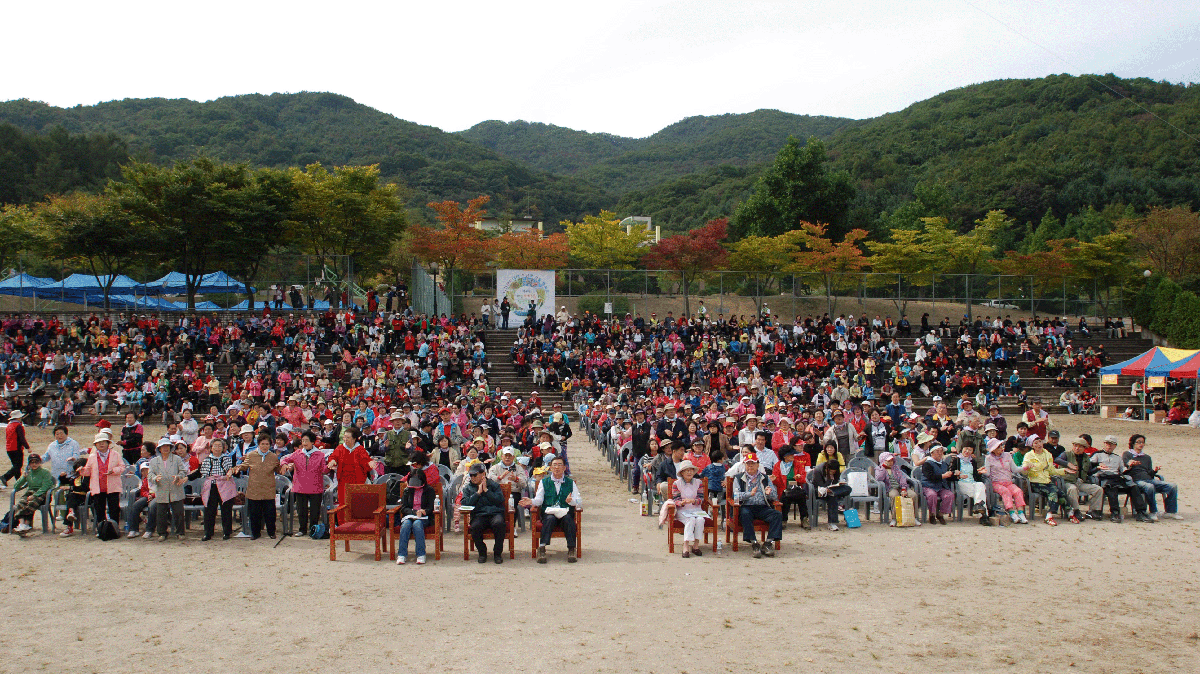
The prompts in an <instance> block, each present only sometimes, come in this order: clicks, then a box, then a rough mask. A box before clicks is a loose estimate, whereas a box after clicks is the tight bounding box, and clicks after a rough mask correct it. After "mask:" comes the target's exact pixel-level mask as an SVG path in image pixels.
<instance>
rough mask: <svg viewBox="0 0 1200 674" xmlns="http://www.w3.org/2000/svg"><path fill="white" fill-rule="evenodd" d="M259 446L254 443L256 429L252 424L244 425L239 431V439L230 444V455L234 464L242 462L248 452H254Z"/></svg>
mask: <svg viewBox="0 0 1200 674" xmlns="http://www.w3.org/2000/svg"><path fill="white" fill-rule="evenodd" d="M256 446H257V444H256V443H255V442H254V427H253V426H251V425H250V424H242V427H241V428H239V429H238V435H237V438H236V439H234V440H231V441H230V443H229V455H230V456H231V457H232V458H233V462H234V464H239V463H241V462H242V457H243V456H245V455H246V453H247V452H252V451H254V448H255V447H256Z"/></svg>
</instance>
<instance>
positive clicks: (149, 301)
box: [88, 295, 180, 311]
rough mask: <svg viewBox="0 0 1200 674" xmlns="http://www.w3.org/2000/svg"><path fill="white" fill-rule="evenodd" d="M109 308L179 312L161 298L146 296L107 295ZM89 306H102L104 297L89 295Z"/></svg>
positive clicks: (172, 304)
mask: <svg viewBox="0 0 1200 674" xmlns="http://www.w3.org/2000/svg"><path fill="white" fill-rule="evenodd" d="M108 302H109V306H111V307H114V308H121V309H143V310H146V311H179V310H180V308H179V307H178V306H177V305H176V304H175V303H174V302H168V301H167V300H164V299H163V298H161V297H153V296H146V295H141V296H137V295H109V296H108ZM88 303H89V304H101V305H102V304H103V303H104V296H102V295H89V296H88Z"/></svg>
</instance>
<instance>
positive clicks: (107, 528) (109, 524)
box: [96, 520, 121, 541]
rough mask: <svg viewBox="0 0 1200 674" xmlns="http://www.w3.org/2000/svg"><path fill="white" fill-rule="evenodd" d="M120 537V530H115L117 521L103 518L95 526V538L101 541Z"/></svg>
mask: <svg viewBox="0 0 1200 674" xmlns="http://www.w3.org/2000/svg"><path fill="white" fill-rule="evenodd" d="M120 537H121V532H119V531H118V530H117V523H116V522H114V521H112V520H104V521H103V522H101V523H100V525H99V526H97V527H96V538H99V539H100V540H102V541H111V540H113V539H115V538H120Z"/></svg>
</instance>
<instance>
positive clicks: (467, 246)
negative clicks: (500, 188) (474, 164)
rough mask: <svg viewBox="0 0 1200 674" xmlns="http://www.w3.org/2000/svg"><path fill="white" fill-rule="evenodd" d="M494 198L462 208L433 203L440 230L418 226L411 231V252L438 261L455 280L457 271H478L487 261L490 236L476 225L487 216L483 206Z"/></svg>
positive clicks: (477, 199) (453, 203)
mask: <svg viewBox="0 0 1200 674" xmlns="http://www.w3.org/2000/svg"><path fill="white" fill-rule="evenodd" d="M489 201H491V197H488V196H478V197H475V198H474V199H471V200H470V201H468V202H467V206H466V208H463V206H462V205H461V204H459V203H458V202H457V201H449V200H447V201H434V202H430V203H429V207H430V208H432V209H433V211H434V213H437V219H438V222H439V223H441V227H430V226H428V225H417V226H415V227H413V228H412V252H413V255H416V256H417V259H419V260H421V261H422V262H425V263H430V262H436V263H437V264H438V266H440V267H441V268H442V269H443V270H445V272H444V273H445V274H446V278H453V273H454V270H455V269H478V268H480V267H482V266H484V264H485V263H486V262H487V260H488V248H487V245H486V243H485V242H486V240H487V237H486V236H485V235H484V233H483V230H481V229H476V228H475V223H476V222H479V221H480V220H482V219H483V217H484V214H485V212H484V210H483V206H484V205H485V204H487V202H489Z"/></svg>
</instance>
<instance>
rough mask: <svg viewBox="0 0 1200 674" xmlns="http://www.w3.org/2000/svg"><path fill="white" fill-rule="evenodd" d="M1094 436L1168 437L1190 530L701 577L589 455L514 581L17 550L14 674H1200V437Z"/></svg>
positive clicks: (452, 561)
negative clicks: (571, 502)
mask: <svg viewBox="0 0 1200 674" xmlns="http://www.w3.org/2000/svg"><path fill="white" fill-rule="evenodd" d="M1077 419H1082V417H1062V418H1060V419H1059V421H1058V427H1059V428H1060V429H1061V430H1062V432H1063V437H1074V435H1075V434H1077V433H1079V432H1081V431H1086V432H1090V433H1092V434H1093V435H1094V436H1099V437H1102V436H1103V435H1105V434H1106V433H1110V432H1111V433H1115V434H1117V435H1119V436H1125V437H1127V436H1128V434H1129V433H1132V432H1134V430H1138V431H1141V432H1145V433H1146V434H1147V435H1148V436H1149V443H1148V447H1149V451H1150V452H1151V454H1152V455H1153V456H1154V457H1155V459H1156V461H1158V462H1159V463H1161V464H1162V465H1164V466H1166V467H1167V468H1166V472H1167V474H1168V476H1169V477H1170V478H1171V479H1172V480H1173V481H1175V482H1177V483H1178V484H1179V485H1180V490H1181V492H1182V495H1183V496H1182V499H1181V501H1182V505H1181V508H1180V510H1181V512H1182V513H1183V515H1184V517H1185V520H1184V521H1182V522H1176V521H1169V522H1167V521H1164V522H1161V523H1158V524H1154V525H1143V524H1135V523H1133V522H1132V521H1131V520H1130V521H1127V522H1126V523H1124V524H1120V525H1117V524H1112V523H1109V522H1107V521H1104V522H1090V523H1085V524H1083V525H1071V524H1069V523H1064V524H1061V525H1060V526H1058V527H1057V528H1051V527H1048V526H1045V525H1042V524H1036V525H1030V526H1017V527H1010V528H1007V529H1000V528H984V527H981V526H979V525H978V524H977V523H976V522H974V521H972V520H968V521H967V522H964V523H962V524H957V523H952V524H951V525H950V526H946V527H931V526H929V525H926V526H924V527H921V528H918V529H905V530H899V529H888V528H887V527H886V526H880V525H879V524H878V523H877V522H870V523H866V524H865V525H864V527H863V528H862V529H859V530H857V531H848V530H843V531H841V532H837V533H832V532H829V531H816V532H804V531H801V530H798V529H796V528H791V529H789V530H787V531H785V535H784V544H783V549H782V550H781V551H780V554H779V556H778V557H776V558H775V559H762V560H755V559H751V558H750V554H749V552H748V551H746V550H745V549H743V551H742V552H739V553H738V554H737V555H736V556H735V555H732V554H730V553H728V552H727V553H726V554H724V555H723V556H720V557H715V556H713V555H711V554H707V555H705V556H704V557H703V558H699V559H697V558H692V559H681V558H680V557H679V556H678V554H676V555H674V556H668V555H667V552H666V543H665V540H664V537H665V535H664V533H663V532H662V531H660V530H659V529H657V528H656V525H655V520H654V519H653V518H649V517H639V516H638V506H637V505H636V504H634V503H630V502H629V498H630V495H629V494H627V493H626V492H625V490H624V488H623V487H622V485H621V483H620V481H619V480H617V479H616V478H614V476H613V475H612V473H611V472H609V471H608V470H607V463H605V462H603V460H602V458H601V457H600V455H599V454H598V453H597V452H596V450H595V448H594V446H593V445H591V444H590V443H588V442H587V441H586V439H584V438H582V437H580V436H577V441H576V442H575V444H574V445H573V446H572V452H573V454H572V456H573V459H574V460H573V464H574V466H575V470H576V477H577V478H578V479H579V481H580V482H581V484H582V489H583V493H584V498H585V504H586V506H587V510H586V515H585V520H584V522H585V524H584V557H583V559H582V560H581V561H580V563H578V564H575V565H567V564H566V563H565V557H564V547H563V542H562V541H561V539H558V540H555V541H554V545H553V546H552V549H551V550H552V554H551V560H550V563H549V564H548V565H547V566H539V565H537V564H535V563H534V562H533V560H531V559H530V558H529V538H528V537H527V535H522V536H520V537H518V538H517V552H518V554H517V559H516V560H515V561H510V560H508V559H507V555H506V557H505V563H504V564H503V565H500V566H497V565H494V564H491V563H488V564H486V565H480V564H476V563H475V561H474V560H473V559H472V561H469V562H464V561H462V558H461V544H462V543H461V538H460V537H454V536H453V535H451V536H450V537H449V538H448V540H447V546H446V548H447V549H446V554H444V555H443V557H442V560H441V561H440V562H433V561H432V557H431V560H430V564H428V565H426V566H425V567H415V566H413V565H411V564H410V565H409V566H406V567H397V566H395V565H394V564H391V563H389V562H386V561H382V562H375V561H374V559H373V554H372V553H373V550H372V549H371V548H370V547H369V546H368V544H363V543H356V544H353V545H354V548H353V549H354V552H351V553H350V554H346V553H344V552H339V557H338V561H337V562H329V561H328V545H327V544H325V543H324V542H316V541H311V540H308V539H288V540H286V541H284V542H283V543H282V544H281V545H279V547H278V548H272V547H271V546H272V544H273V543H274V541H270V540H269V539H267V538H266V537H264V538H263V539H261V540H259V541H255V542H251V541H248V540H232V541H228V542H220V541H215V542H210V543H201V542H200V541H199V534H198V533H197V529H196V528H195V527H193V528H192V530H191V531H192V534H191V535H190V536H189V538H188V539H187V540H185V541H182V542H177V541H175V540H172V541H170V542H168V543H158V542H157V541H142V540H140V539H139V540H134V541H126V540H120V541H113V542H109V543H101V542H100V541H97V540H96V539H95V538H93V537H88V538H86V539H84V538H72V539H67V540H62V539H59V538H57V537H52V536H42V535H40V534H37V535H33V536H30V537H28V538H26V539H20V538H18V537H15V536H2V537H0V555H2V559H3V560H4V562H3V564H0V582H2V584H3V588H4V593H3V598H2V600H0V621H2V622H3V624H4V625H6V626H7V627H8V637H7V638H6V639H5V650H6V655H5V657H4V658H3V659H2V661H0V672H30V671H41V670H50V669H53V670H59V669H61V668H62V667H64V666H65V665H66V663H71V665H70V666H71V668H72V669H73V670H76V671H83V672H112V671H118V670H124V671H135V672H140V671H150V670H151V669H158V668H162V667H164V666H166V667H172V668H173V667H180V666H183V667H187V668H188V669H189V670H194V671H202V672H234V671H247V670H250V671H288V672H295V671H305V670H307V671H338V670H346V671H356V670H363V671H375V670H383V669H385V668H386V669H389V670H390V669H394V668H395V667H396V665H399V666H400V667H403V668H404V669H406V670H420V669H424V668H426V667H429V668H433V667H436V668H438V669H439V670H444V671H455V672H457V671H476V672H500V671H508V670H512V669H514V668H520V669H523V670H526V671H533V672H689V673H695V672H746V671H774V670H776V669H778V668H779V666H780V665H782V666H783V667H786V668H788V669H789V670H790V669H795V670H799V671H805V672H809V671H811V672H845V671H852V670H857V671H870V672H875V671H879V672H963V671H969V670H970V671H976V672H1030V671H1038V672H1047V671H1081V672H1090V673H1101V672H1114V673H1117V672H1121V673H1123V672H1143V671H1144V672H1151V671H1170V670H1178V671H1188V672H1191V671H1197V667H1198V665H1197V664H1196V663H1197V662H1200V639H1198V638H1197V631H1198V630H1200V606H1197V600H1198V598H1200V584H1198V583H1197V582H1196V581H1197V580H1200V578H1198V573H1197V563H1196V556H1197V552H1198V551H1200V545H1198V543H1200V527H1198V526H1197V525H1198V523H1200V516H1198V514H1197V511H1196V508H1195V506H1194V505H1193V504H1194V503H1195V498H1196V497H1195V495H1196V494H1197V493H1200V466H1198V465H1197V464H1196V462H1195V461H1194V459H1193V456H1194V447H1195V445H1196V440H1197V437H1196V432H1195V431H1192V430H1190V429H1180V428H1166V427H1162V426H1156V427H1147V426H1146V425H1145V424H1136V425H1135V424H1132V423H1122V422H1119V421H1115V420H1111V421H1110V420H1100V419H1096V418H1094V417H1093V418H1088V419H1086V423H1079V422H1077V421H1076V420H1077ZM84 430H85V429H79V430H78V431H76V433H77V434H82V433H83V432H84ZM30 435H31V440H36V441H37V442H36V443H35V445H36V446H44V442H45V439H46V438H48V436H47V434H45V433H44V432H39V431H36V429H34V430H33V431H32V432H31V433H30ZM3 462H4V460H3V459H0V463H3ZM3 498H4V501H5V503H6V505H7V501H8V492H4V494H3ZM822 521H823V520H822ZM456 553H457V554H456ZM417 616H419V617H417Z"/></svg>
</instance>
